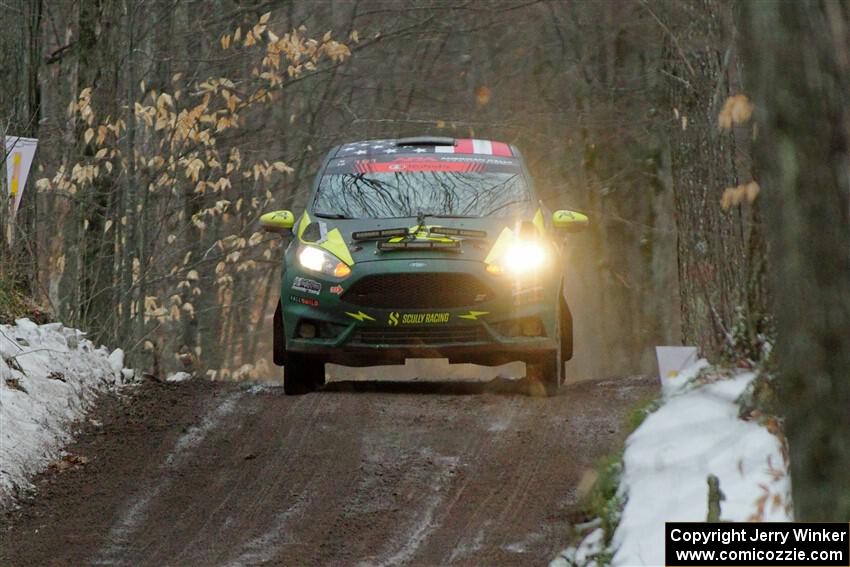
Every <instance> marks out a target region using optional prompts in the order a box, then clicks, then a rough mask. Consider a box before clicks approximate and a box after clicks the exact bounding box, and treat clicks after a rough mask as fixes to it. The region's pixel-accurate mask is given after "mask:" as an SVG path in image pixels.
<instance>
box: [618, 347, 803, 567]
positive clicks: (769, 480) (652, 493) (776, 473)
mask: <svg viewBox="0 0 850 567" xmlns="http://www.w3.org/2000/svg"><path fill="white" fill-rule="evenodd" d="M707 366H708V363H707V362H706V361H705V360H700V361H699V362H697V363H696V364H694V365H693V366H691V367H690V368H688V369H686V370H685V371H683V372H681V373H679V375H677V376H676V377H674V378H671V379H667V380H665V381H664V383H663V390H662V391H663V396H664V404H663V405H662V406H661V407H660V408H659V409H658V410H657V411H656V412H654V413H653V414H651V415H650V416H649V417H647V419H646V421H644V422H643V424H641V426H640V427H639V428H638V429H637V430H636V431H635V432H634V433H632V435H631V436H630V437H629V438H628V440H627V441H626V450H625V454H624V456H623V463H624V471H623V478H622V480H621V482H620V492H621V493H622V494H624V495H625V496H627V501H626V505H625V508H624V510H623V514H622V517H621V519H620V523H619V526H618V527H617V530H616V531H615V533H614V537H613V540H612V549H613V550H614V551H615V555H614V560H613V563H612V564H613V565H663V564H664V523H665V522H697V521H705V519H706V515H707V512H708V486H707V477H708V475H710V474H714V475H715V476H717V477H718V479H719V480H720V490H721V491H722V492H723V493H724V494H725V497H726V498H725V500H723V501H721V503H720V505H721V519H723V520H731V521H747V520H750V519H753V518H758V519H760V520H762V521H790V520H791V519H792V518H791V515H790V512H789V510H790V506H786V505H787V504H788V503H789V502H790V500H789V499H790V496H789V495H790V479H789V476H788V472H787V467H786V464H785V461H784V458H783V456H782V446H781V443H780V441H779V440H778V439H777V438H776V437H775V436H774V435H772V434H771V433H769V432H768V431H767V429H766V428H764V427H763V426H761V425H759V424H758V423H755V422H749V421H743V420H741V419H739V418H738V411H739V406H738V404H737V403H736V400H737V399H738V397H739V396H740V395H741V394H742V393H743V392H744V390H745V389H746V388H747V386H748V385H749V384H750V382H751V381H752V380H753V379H754V378H755V375H754V374H753V373H750V372H747V373H741V374H738V375H735V376H732V377H731V378H728V379H720V380H717V381H715V382H710V383H708V384H704V385H695V384H694V382H693V378H694V377H696V376H697V374H698V373H699V371H700V370H701V369H702V368H705V367H707Z"/></svg>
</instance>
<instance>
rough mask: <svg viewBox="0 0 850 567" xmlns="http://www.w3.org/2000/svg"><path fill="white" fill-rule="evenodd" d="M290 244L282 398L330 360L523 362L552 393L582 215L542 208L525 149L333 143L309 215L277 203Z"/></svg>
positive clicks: (278, 332)
mask: <svg viewBox="0 0 850 567" xmlns="http://www.w3.org/2000/svg"><path fill="white" fill-rule="evenodd" d="M260 221H261V224H262V226H263V228H264V229H265V230H268V231H273V232H281V233H284V234H286V235H288V236H289V237H290V238H291V240H290V242H289V245H288V246H287V248H286V252H285V255H284V263H283V275H282V278H281V292H280V302H279V304H278V307H277V311H276V312H275V316H274V361H275V363H276V364H278V365H281V366H284V367H285V376H284V389H285V391H286V393H288V394H300V393H306V392H309V391H312V390H314V389H316V388H318V387H320V386H322V385H323V384H324V382H325V371H324V365H325V363H328V362H331V363H336V364H343V365H348V366H371V365H376V364H403V363H404V360H405V358H448V359H449V362H452V363H458V362H470V363H475V364H483V365H491V366H492V365H499V364H505V363H507V362H512V361H517V360H518V361H523V362H525V363H526V366H527V370H528V377H529V378H530V379H531V380H535V381H538V382H540V383H541V384H543V386H544V387H545V391H546V393H547V394H550V395H551V394H554V393H555V392H556V391H557V389H558V387H559V386H560V384H561V383H562V381H563V373H564V362H565V361H567V360H569V359H570V358H571V357H572V350H573V348H572V318H571V315H570V310H569V308H568V306H567V302H566V300H565V299H564V294H563V288H564V266H563V262H562V259H561V258H562V252H561V247H562V246H561V244H562V234H563V233H564V232H570V231H575V230H579V229H581V228H584V227H585V226H586V225H587V222H588V220H587V217H586V216H584V215H582V214H580V213H576V212H573V211H563V210H562V211H555V212H554V213H551V212H548V211H547V210H546V209H545V207H544V206H543V205H542V204H541V202H540V200H539V199H538V197H537V195H536V193H535V190H534V185H533V183H532V180H531V177H530V176H529V173H528V170H527V169H526V167H525V164H524V163H523V160H522V157H521V156H520V153H519V151H518V150H517V149H516V148H515V147H514V146H512V145H509V144H505V143H501V142H495V141H489V140H473V139H453V138H435V137H417V138H405V139H397V140H372V141H364V142H355V143H349V144H344V145H341V146H337V147H335V148H333V149H332V150H331V151H330V152H329V154H328V156H327V158H326V159H325V161H324V163H323V165H322V168H321V170H320V172H319V175H318V176H317V178H316V181H315V184H314V187H313V190H312V193H311V195H310V198H309V200H308V204H307V207H306V210H305V211H304V213H303V214H302V215H301V216H300V217H299V218H297V219H296V217H295V215H294V214H293V213H292V212H290V211H274V212H270V213H267V214H265V215H263V216H262V217H261V219H260Z"/></svg>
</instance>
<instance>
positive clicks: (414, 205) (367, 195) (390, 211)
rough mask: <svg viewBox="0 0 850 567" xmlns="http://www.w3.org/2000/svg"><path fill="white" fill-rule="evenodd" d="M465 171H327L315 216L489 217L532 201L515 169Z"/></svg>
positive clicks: (407, 166) (370, 166)
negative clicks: (421, 215)
mask: <svg viewBox="0 0 850 567" xmlns="http://www.w3.org/2000/svg"><path fill="white" fill-rule="evenodd" d="M440 163H441V162H437V164H440ZM393 164H395V167H396V168H397V169H396V170H393V167H394V165H393ZM464 165H465V167H463V168H460V167H452V165H451V164H443V165H442V166H440V165H435V164H434V163H433V162H430V163H428V164H425V165H417V164H416V163H413V164H411V163H410V162H399V161H398V160H396V161H393V162H391V163H389V164H387V163H378V164H374V163H367V164H366V165H362V164H355V168H354V169H355V170H354V171H339V172H334V171H333V170H331V172H330V173H328V174H326V175H324V176H323V177H322V180H321V182H320V183H319V188H318V191H317V193H316V198H315V201H314V202H313V210H314V212H316V213H319V214H325V215H333V216H334V217H336V218H393V217H415V216H417V215H418V214H420V213H424V214H428V215H433V216H449V217H488V216H511V215H516V214H520V213H523V212H525V211H526V210H527V208H528V205H529V203H530V202H531V200H532V198H531V194H530V191H529V189H528V187H527V185H526V183H525V180H524V178H523V175H522V171H521V170H520V169H519V167H518V166H516V165H513V164H512V167H509V168H505V167H501V168H490V169H489V170H488V169H485V168H484V166H477V167H471V166H469V164H464ZM344 167H345V166H342V167H340V168H338V169H342V168H344ZM345 169H348V168H345ZM379 169H381V171H378V170H379ZM398 169H401V171H399V170H398ZM463 169H466V170H467V171H464V170H463ZM468 169H478V170H479V171H468ZM493 169H495V170H493ZM358 170H359V171H358Z"/></svg>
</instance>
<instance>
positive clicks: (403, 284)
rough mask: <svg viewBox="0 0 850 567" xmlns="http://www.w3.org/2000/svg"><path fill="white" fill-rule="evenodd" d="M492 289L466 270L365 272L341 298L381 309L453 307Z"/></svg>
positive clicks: (482, 296)
mask: <svg viewBox="0 0 850 567" xmlns="http://www.w3.org/2000/svg"><path fill="white" fill-rule="evenodd" d="M492 297H493V291H492V290H491V289H490V288H489V287H488V286H486V285H485V284H484V283H483V282H481V281H480V280H479V279H478V278H476V277H475V276H473V275H470V274H464V273H411V274H379V275H373V276H366V277H365V278H363V279H361V280H359V281H357V282H356V283H355V284H354V285H353V286H352V287H351V289H349V290H348V291H346V292H345V293H344V294H343V296H342V299H343V301H346V302H348V303H352V304H354V305H359V306H362V307H375V308H379V309H453V308H461V307H469V306H473V305H476V304H478V303H481V302H483V301H487V300H489V299H492Z"/></svg>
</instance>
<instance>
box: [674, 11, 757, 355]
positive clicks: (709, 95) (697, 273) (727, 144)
mask: <svg viewBox="0 0 850 567" xmlns="http://www.w3.org/2000/svg"><path fill="white" fill-rule="evenodd" d="M679 9H681V10H683V11H685V12H686V13H684V14H682V15H681V21H682V22H689V23H688V24H684V25H681V26H676V32H675V35H673V34H672V32H671V34H670V35H671V37H670V38H669V39H668V40H667V49H666V50H665V51H666V53H667V56H666V60H667V65H666V66H667V68H668V70H669V72H668V73H667V75H668V77H669V79H668V81H667V85H668V87H669V96H670V103H671V105H672V107H673V108H672V110H673V113H674V117H673V118H674V122H673V123H672V124H671V129H670V132H669V139H670V153H671V169H672V177H673V190H674V199H675V208H676V225H677V228H678V239H679V241H678V260H679V289H680V301H681V309H682V335H683V340H684V342H685V344H693V345H696V346H698V347H700V348H701V349H702V351H703V354H704V355H706V356H708V357H711V358H716V357H717V356H718V355H719V354H721V352H723V349H724V346H727V343H726V342H725V341H726V337H727V336H728V333H730V332H731V329H732V327H733V326H734V324H735V320H736V309H737V308H739V307H742V306H743V305H744V303H745V298H746V286H745V282H746V281H747V277H746V246H745V236H744V233H743V230H742V225H741V219H740V217H739V214H740V213H739V211H730V212H724V211H723V210H722V209H721V207H720V199H721V196H722V195H723V191H724V189H725V188H726V187H730V186H736V185H738V184H739V182H740V181H739V179H738V172H737V170H736V167H735V159H734V147H732V141H733V138H731V137H727V136H726V135H724V134H721V133H720V132H719V131H718V128H717V115H718V112H719V111H720V108H721V107H722V105H723V103H724V101H725V100H726V97H727V96H728V95H729V94H730V87H731V85H730V78H729V75H728V59H727V58H726V57H724V49H723V46H724V43H725V42H726V40H725V38H726V37H727V36H728V34H727V33H726V30H725V27H724V24H725V22H724V14H723V13H722V10H723V5H720V4H718V3H716V2H714V1H711V0H708V1H705V2H698V3H693V4H682V5H680V7H679Z"/></svg>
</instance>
